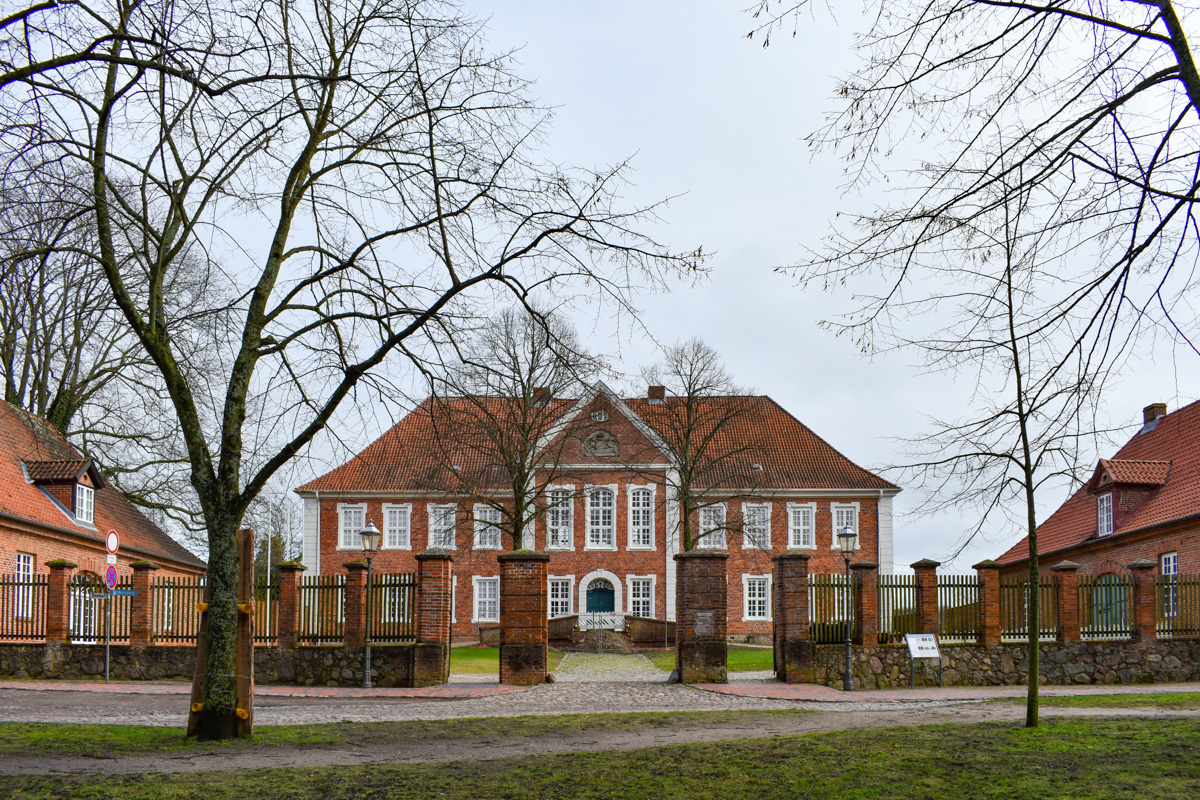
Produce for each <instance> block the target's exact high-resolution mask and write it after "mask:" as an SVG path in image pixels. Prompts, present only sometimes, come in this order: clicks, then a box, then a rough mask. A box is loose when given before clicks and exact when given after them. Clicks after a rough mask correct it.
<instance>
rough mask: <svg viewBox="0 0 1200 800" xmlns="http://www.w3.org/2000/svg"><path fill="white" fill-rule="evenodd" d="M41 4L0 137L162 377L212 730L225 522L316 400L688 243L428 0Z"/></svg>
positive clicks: (641, 275) (226, 557)
mask: <svg viewBox="0 0 1200 800" xmlns="http://www.w3.org/2000/svg"><path fill="white" fill-rule="evenodd" d="M55 13H56V14H58V15H60V16H65V17H69V19H67V20H66V21H65V22H64V23H63V24H62V25H59V26H57V27H55V28H54V30H53V31H50V30H49V29H48V28H43V29H42V30H41V31H40V33H39V34H38V35H39V36H42V38H40V39H38V38H36V37H35V40H34V41H33V42H32V44H30V45H26V44H25V40H23V39H20V38H18V36H17V34H15V33H13V31H15V30H17V28H19V27H20V26H16V27H13V26H11V25H10V26H9V27H8V28H6V29H5V31H6V36H7V37H8V38H7V39H6V40H5V42H4V43H3V45H2V48H0V49H2V50H3V52H4V53H5V61H6V62H7V63H9V64H14V63H17V61H18V60H19V59H23V62H22V63H24V64H26V65H27V66H26V67H19V68H11V67H10V68H8V73H7V75H8V82H7V83H6V84H5V85H4V90H3V91H4V95H3V98H4V102H3V103H0V105H2V106H4V107H5V108H6V109H7V111H6V112H5V114H6V116H5V120H6V123H7V124H6V125H5V126H4V127H3V128H2V129H0V136H4V137H5V141H6V144H7V145H8V146H9V147H10V148H14V147H15V148H23V149H24V150H25V152H27V153H32V154H34V156H35V158H34V160H35V162H36V163H37V164H47V163H51V162H52V161H55V160H67V161H71V162H72V163H77V164H80V165H82V166H83V167H84V168H85V169H86V170H88V171H89V174H90V176H91V184H90V186H89V188H90V197H89V203H90V206H91V209H90V210H91V213H92V214H93V215H94V220H95V227H96V242H97V252H96V253H95V254H94V257H95V261H96V264H97V265H98V267H99V268H100V269H102V270H103V272H104V274H105V276H106V278H107V281H108V284H109V287H110V290H111V292H112V294H113V296H114V298H115V302H116V304H117V306H118V308H119V309H120V311H121V313H122V316H123V317H124V320H125V324H126V325H127V326H128V327H129V329H130V330H132V331H133V332H134V333H135V335H136V336H137V338H138V340H139V342H140V344H141V345H142V347H143V348H144V349H145V351H146V354H147V356H148V358H149V359H151V360H152V362H153V363H154V365H155V368H156V370H157V371H158V373H159V375H160V376H161V380H162V381H163V384H164V386H165V390H166V392H167V394H168V396H169V398H170V403H171V406H172V408H173V411H174V415H175V417H176V420H177V422H178V426H179V431H180V437H181V439H182V441H183V443H184V445H185V447H186V452H187V458H188V464H189V469H190V481H191V484H192V486H193V488H194V489H195V491H196V493H197V496H198V501H199V504H200V507H201V509H202V511H203V513H204V519H205V525H206V528H207V533H208V547H209V573H208V575H209V579H208V584H207V590H206V591H207V601H208V604H209V616H208V619H209V629H208V639H207V641H208V647H207V662H206V663H204V664H198V665H197V670H198V671H199V672H200V674H203V675H204V676H205V684H204V699H203V712H202V715H203V716H202V721H201V726H200V735H201V736H202V737H203V738H228V737H231V736H233V735H234V731H235V700H236V697H235V684H234V680H233V677H232V676H233V675H234V672H235V670H234V655H235V637H234V632H235V629H236V616H237V607H236V588H237V576H238V556H237V552H236V532H237V529H238V527H239V526H240V524H241V522H242V518H243V516H244V514H245V513H246V510H247V508H248V507H249V505H250V503H251V502H252V501H253V499H254V498H255V497H256V496H257V495H258V494H259V493H260V491H262V489H263V488H264V487H265V486H266V485H267V482H268V481H269V480H270V478H271V477H272V476H273V475H274V474H276V472H278V471H279V470H280V468H281V467H283V466H284V465H285V464H286V463H287V462H288V461H289V460H290V459H292V458H293V457H294V456H296V455H297V454H298V453H300V452H302V451H303V450H304V449H305V448H306V447H307V446H308V445H309V444H310V443H311V442H312V440H313V438H314V437H315V436H317V435H318V434H319V433H320V432H321V431H322V429H323V428H324V427H325V426H326V424H327V423H328V422H329V421H330V419H331V417H332V415H333V414H334V412H335V410H336V409H337V408H338V407H339V405H340V404H341V403H342V402H343V401H344V400H345V399H346V398H347V397H349V396H351V394H352V393H354V392H355V391H356V390H358V389H360V388H366V387H368V386H370V387H373V391H372V392H371V394H372V395H375V396H378V395H377V394H376V392H378V393H380V394H382V393H384V392H385V391H386V389H387V387H386V383H387V379H386V377H385V373H386V370H384V369H383V368H384V367H385V366H386V365H388V364H389V359H390V358H391V362H390V363H391V364H393V365H395V363H396V362H397V361H400V359H403V358H405V357H406V356H412V355H414V354H417V353H419V352H420V351H421V350H422V349H423V348H424V347H426V346H427V345H428V344H429V342H430V341H432V340H444V339H445V338H453V337H454V336H455V335H456V331H457V330H458V329H459V328H460V327H462V326H463V325H464V324H468V323H470V321H471V320H474V319H477V318H479V317H480V316H484V315H486V312H487V310H488V309H490V308H494V307H495V306H496V304H497V302H498V300H499V298H501V297H508V298H516V299H517V300H519V301H525V300H526V298H528V297H530V296H531V295H537V294H542V295H546V296H548V297H549V296H553V297H554V298H556V299H555V302H557V303H560V304H561V303H569V302H570V301H571V300H572V299H573V298H576V297H581V296H587V297H590V298H592V299H595V300H600V301H604V302H608V303H611V304H613V307H615V308H616V309H619V310H620V311H621V312H622V313H624V312H628V311H630V310H631V309H630V307H629V305H628V303H627V299H628V298H629V297H630V294H631V292H634V291H636V289H637V287H639V286H641V285H643V284H646V283H649V284H658V283H659V282H661V281H663V280H665V279H667V278H668V277H670V276H672V275H675V274H677V273H682V272H688V271H692V270H695V269H697V268H698V254H692V255H688V256H678V255H674V254H671V253H669V252H667V251H665V250H664V249H663V248H662V247H661V246H659V245H658V244H657V243H655V242H653V241H651V240H649V239H647V238H645V237H644V236H641V235H639V234H638V233H637V231H636V229H635V228H636V226H637V225H638V224H639V222H640V221H641V220H643V219H644V218H645V216H646V215H647V214H652V213H653V209H634V210H631V211H623V210H621V209H618V208H617V207H616V206H617V195H618V189H619V186H620V185H621V182H622V180H623V178H622V175H623V169H622V167H620V166H618V167H616V168H613V169H610V170H602V171H599V172H596V171H587V170H582V171H580V170H568V169H563V168H559V167H556V166H554V165H549V164H545V163H542V162H540V161H538V160H537V159H536V158H535V156H534V146H535V145H536V144H537V143H538V142H539V141H540V139H541V138H542V137H543V136H544V134H545V129H544V123H545V120H546V117H547V115H546V114H545V112H543V111H541V110H539V109H538V108H537V107H536V106H535V105H534V104H533V103H532V102H531V101H530V100H529V98H528V92H527V85H526V84H525V82H524V81H522V80H521V79H520V78H519V77H518V76H516V75H515V74H514V73H513V72H512V69H511V65H510V61H509V59H508V58H507V57H506V56H494V55H491V54H489V53H487V52H486V50H485V49H484V47H483V45H482V42H481V33H482V32H481V28H480V26H479V25H477V24H475V23H473V22H470V21H468V20H465V19H463V18H462V17H461V16H459V15H458V14H457V12H456V9H454V8H453V7H452V6H451V5H449V4H448V3H444V2H436V1H435V0H429V2H420V1H419V0H312V1H311V2H306V3H290V2H288V3H285V2H279V3H274V2H251V1H250V0H230V2H228V3H227V4H224V5H220V6H218V5H210V4H208V3H207V2H204V0H194V1H193V2H189V3H174V2H170V0H158V1H157V2H141V3H133V4H127V5H126V4H123V5H119V6H116V7H114V8H112V9H81V7H78V6H74V5H72V6H69V7H66V8H63V9H58V10H56V11H55ZM10 19H12V18H10ZM23 19H30V16H29V14H26V15H25V17H23ZM97 42H99V44H97ZM46 50H53V51H55V52H64V53H70V54H79V53H90V54H94V55H95V57H94V58H85V59H80V58H66V59H65V60H64V61H49V62H48V61H46V60H45V59H44V58H43V57H42V54H43V52H45V51H46ZM147 61H148V62H150V64H151V65H153V67H151V66H146V65H144V64H143V62H147ZM28 65H34V66H36V69H32V68H27V67H28ZM14 75H15V76H16V77H13V76H14ZM189 255H190V256H191V257H201V256H202V257H203V259H204V263H205V266H206V267H207V268H208V269H211V270H213V271H214V273H217V274H219V275H220V276H221V278H222V280H221V281H220V282H218V283H216V284H214V287H213V288H212V289H211V290H210V291H208V292H205V293H198V292H196V291H194V290H193V289H191V288H189V287H181V288H179V289H178V290H174V291H172V290H171V287H170V285H169V283H168V282H167V280H166V279H167V277H168V276H169V275H170V274H171V272H172V269H173V268H174V267H175V266H177V264H178V261H179V259H180V258H183V257H186V256H189ZM181 321H186V322H187V323H188V324H186V325H183V326H179V325H178V323H180V322H181ZM177 332H178V333H177ZM214 362H215V368H214ZM198 365H199V366H198Z"/></svg>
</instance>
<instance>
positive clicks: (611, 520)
mask: <svg viewBox="0 0 1200 800" xmlns="http://www.w3.org/2000/svg"><path fill="white" fill-rule="evenodd" d="M616 518H617V487H615V486H596V487H592V488H589V489H588V493H587V548H586V549H588V550H616V549H617V538H616Z"/></svg>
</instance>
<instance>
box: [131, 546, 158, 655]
mask: <svg viewBox="0 0 1200 800" xmlns="http://www.w3.org/2000/svg"><path fill="white" fill-rule="evenodd" d="M129 566H131V567H133V591H134V595H133V597H131V598H129V599H130V600H132V601H133V602H131V603H130V609H129V646H130V647H149V646H150V643H151V638H152V636H153V633H154V589H153V585H152V584H153V578H154V571H155V570H157V569H158V564H154V563H152V562H150V561H135V562H133V563H132V564H130V565H129Z"/></svg>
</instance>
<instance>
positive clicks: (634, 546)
mask: <svg viewBox="0 0 1200 800" xmlns="http://www.w3.org/2000/svg"><path fill="white" fill-rule="evenodd" d="M625 549H626V550H641V551H643V552H647V551H649V552H653V551H654V549H655V548H654V545H652V544H631V545H629V546H628V547H626V548H625Z"/></svg>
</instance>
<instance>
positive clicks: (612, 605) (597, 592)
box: [587, 578, 617, 614]
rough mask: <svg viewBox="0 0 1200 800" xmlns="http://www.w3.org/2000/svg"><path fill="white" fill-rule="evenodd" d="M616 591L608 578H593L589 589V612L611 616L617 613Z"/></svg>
mask: <svg viewBox="0 0 1200 800" xmlns="http://www.w3.org/2000/svg"><path fill="white" fill-rule="evenodd" d="M616 595H617V592H616V589H615V588H614V587H613V585H612V581H610V580H608V579H607V578H593V579H592V582H591V583H589V584H588V588H587V612H588V613H589V614H591V613H598V614H611V613H612V612H614V611H616Z"/></svg>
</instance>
